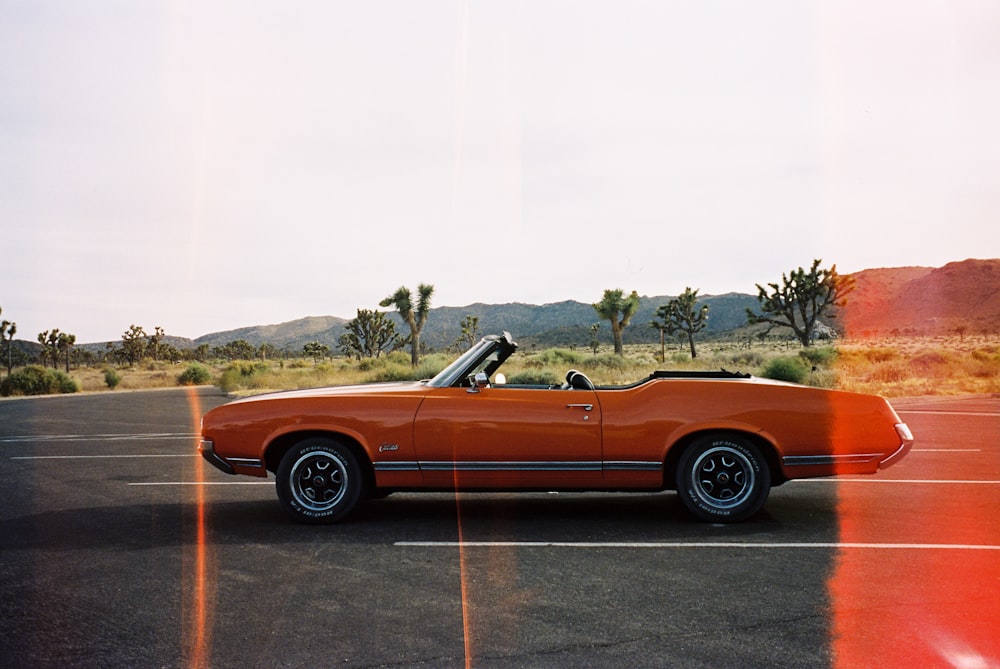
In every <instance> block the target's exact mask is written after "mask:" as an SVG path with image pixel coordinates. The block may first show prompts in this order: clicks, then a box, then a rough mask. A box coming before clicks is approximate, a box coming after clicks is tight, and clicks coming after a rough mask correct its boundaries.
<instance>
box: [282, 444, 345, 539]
mask: <svg viewBox="0 0 1000 669" xmlns="http://www.w3.org/2000/svg"><path fill="white" fill-rule="evenodd" d="M363 480H364V479H363V476H362V472H361V466H360V464H359V463H358V458H357V456H355V455H354V453H353V451H351V449H350V448H348V447H347V446H345V445H343V444H342V443H340V442H338V441H336V440H333V439H327V438H320V437H316V438H310V439H305V440H303V441H300V442H299V443H297V444H295V445H294V446H292V448H291V449H289V451H288V452H287V453H285V455H284V457H282V458H281V462H280V463H279V465H278V472H277V482H276V485H275V489H276V490H277V493H278V499H279V500H280V501H281V505H282V507H284V509H285V511H287V512H288V513H290V514H291V515H292V516H293V517H294V518H295V519H296V520H299V521H302V522H304V523H313V524H320V523H335V522H337V521H339V520H341V519H343V518H344V517H345V516H347V514H349V513H350V512H351V511H352V510H353V509H354V507H355V506H356V505H357V503H358V500H360V499H361V497H362V487H363Z"/></svg>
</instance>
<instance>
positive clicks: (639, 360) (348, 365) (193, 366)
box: [4, 337, 1000, 397]
mask: <svg viewBox="0 0 1000 669" xmlns="http://www.w3.org/2000/svg"><path fill="white" fill-rule="evenodd" d="M624 353H625V354H624V355H623V356H619V355H616V354H615V353H614V352H613V349H612V348H610V347H603V348H601V349H599V350H598V352H597V353H594V352H593V351H591V350H590V349H589V348H583V347H577V348H563V347H556V348H542V349H537V350H530V349H527V350H526V349H522V350H520V351H518V353H517V354H516V355H515V356H514V357H513V358H511V359H510V360H509V361H508V362H507V364H505V365H504V370H503V371H504V373H505V374H506V376H507V381H508V383H532V384H553V385H554V384H558V383H561V382H562V380H563V378H564V377H565V374H566V372H567V370H569V369H573V368H575V369H579V370H580V371H582V372H584V373H585V374H587V375H588V376H589V377H590V378H591V379H593V381H594V382H595V383H596V384H598V385H620V384H626V383H631V382H633V381H636V380H638V379H641V378H643V377H645V376H646V375H648V374H649V373H650V372H652V371H654V370H657V369H673V370H717V369H727V370H730V371H738V372H748V373H750V374H753V375H754V376H758V377H764V378H773V379H779V380H784V381H791V382H794V383H802V384H806V385H812V386H816V387H822V388H839V389H843V390H851V391H857V392H864V393H874V394H880V395H884V396H887V397H908V396H918V395H956V394H970V393H975V394H980V393H986V394H992V393H1000V337H992V338H991V337H975V338H973V337H962V338H959V337H929V338H886V339H878V340H869V341H855V342H850V341H846V342H845V341H841V342H839V343H837V344H836V345H835V346H834V345H822V346H812V347H809V348H805V347H801V346H799V345H798V343H797V342H788V341H769V342H766V343H763V344H761V343H756V344H754V345H753V346H749V347H748V345H747V343H746V342H741V341H708V342H704V343H703V344H702V346H701V347H700V350H699V355H698V357H697V358H692V357H691V354H690V351H689V349H688V346H687V343H686V342H681V343H679V344H673V345H672V346H671V347H670V348H668V349H667V351H666V359H665V360H663V361H661V360H660V347H659V345H658V344H635V345H625V347H624ZM453 357H454V353H452V352H448V353H442V352H431V353H427V354H425V355H423V356H422V357H421V359H420V364H419V365H418V366H417V367H413V366H412V364H411V362H412V361H411V358H410V355H409V353H408V352H406V351H403V350H397V351H394V352H392V353H388V354H385V355H382V356H380V357H378V358H362V359H360V360H358V359H357V358H356V357H352V356H334V357H326V358H322V359H314V358H312V357H308V356H305V355H303V356H302V357H299V358H291V359H282V360H268V361H265V360H259V359H258V360H236V361H228V360H224V359H218V360H214V361H213V360H207V361H204V362H178V363H174V362H168V361H154V360H150V359H146V360H144V361H143V362H141V363H139V364H135V365H128V364H123V365H117V366H107V365H105V366H103V367H102V366H93V367H81V368H78V369H74V370H72V374H71V375H66V374H65V373H63V372H61V371H60V372H59V373H58V376H57V375H56V373H55V371H54V370H51V369H49V370H46V371H47V373H42V372H41V368H37V367H26V368H22V369H15V371H14V375H13V377H11V378H12V379H13V380H12V381H9V382H8V381H7V379H5V380H4V390H5V391H9V392H7V393H6V394H11V395H21V394H30V393H31V392H33V391H36V390H38V389H42V388H43V387H44V389H45V391H47V392H67V391H68V392H73V391H77V390H79V391H84V392H97V391H107V390H110V389H115V390H138V389H146V388H166V387H175V386H178V385H190V384H194V385H205V384H211V385H217V386H219V387H220V388H222V389H223V390H224V391H225V392H227V393H231V394H233V395H234V396H239V395H249V394H256V393H261V392H268V391H273V390H284V389H293V388H310V387H318V386H326V385H346V384H355V383H380V382H387V381H406V380H419V379H426V378H430V377H432V376H434V375H435V374H436V373H437V372H439V371H440V370H441V369H443V368H444V367H445V366H446V365H447V364H448V363H449V362H451V360H452V359H453ZM43 376H44V377H45V378H42V377H43ZM49 377H51V378H49Z"/></svg>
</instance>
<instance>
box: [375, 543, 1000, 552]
mask: <svg viewBox="0 0 1000 669" xmlns="http://www.w3.org/2000/svg"><path fill="white" fill-rule="evenodd" d="M393 546H399V547H403V548H505V547H511V548H823V549H830V548H867V549H875V550H969V551H998V550H1000V546H996V545H991V544H867V543H850V542H848V543H839V542H801V543H791V542H775V543H765V542H750V541H746V542H744V541H667V542H660V541H651V542H647V541H606V542H601V541H396V542H393Z"/></svg>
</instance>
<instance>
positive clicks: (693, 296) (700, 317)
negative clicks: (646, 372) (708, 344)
mask: <svg viewBox="0 0 1000 669" xmlns="http://www.w3.org/2000/svg"><path fill="white" fill-rule="evenodd" d="M697 301H698V291H697V290H691V288H685V289H684V292H683V293H681V294H680V295H678V296H677V297H676V298H674V299H672V300H670V301H669V302H668V303H666V304H664V305H663V306H662V307H660V308H659V309H657V310H656V315H657V316H658V317H659V318H661V319H663V324H664V326H663V328H662V329H661V330H660V344H661V346H662V344H663V331H664V330H666V331H667V332H668V333H670V334H673V333H674V332H677V331H679V332H683V333H684V334H686V335H687V340H688V345H689V346H690V347H691V357H692V358H697V357H698V352H697V351H696V350H695V348H694V335H695V333H696V332H700V331H702V330H704V329H705V326H706V325H708V305H707V304H703V305H702V306H701V308H700V309H697V308H696V306H695V305H696V302H697ZM653 326H654V327H659V324H658V323H657V321H653Z"/></svg>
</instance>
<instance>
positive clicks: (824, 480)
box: [789, 477, 1000, 485]
mask: <svg viewBox="0 0 1000 669" xmlns="http://www.w3.org/2000/svg"><path fill="white" fill-rule="evenodd" d="M789 483H914V484H915V483H941V484H948V485H1000V480H986V481H976V480H970V479H851V478H843V477H836V478H817V479H795V480H793V481H789Z"/></svg>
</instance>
